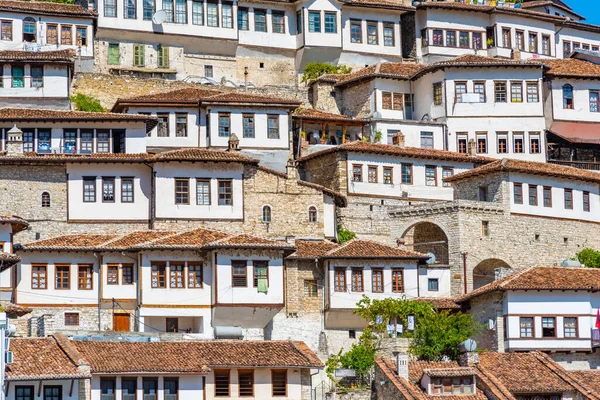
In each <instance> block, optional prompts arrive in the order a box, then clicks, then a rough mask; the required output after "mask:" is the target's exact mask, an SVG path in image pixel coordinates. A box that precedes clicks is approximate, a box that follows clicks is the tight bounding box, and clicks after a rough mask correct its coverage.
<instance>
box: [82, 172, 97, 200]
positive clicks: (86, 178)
mask: <svg viewBox="0 0 600 400" xmlns="http://www.w3.org/2000/svg"><path fill="white" fill-rule="evenodd" d="M86 182H87V183H92V187H93V196H88V197H91V198H92V199H91V200H86V195H85V194H86V189H85V185H86ZM82 184H83V186H82V189H83V190H82V193H81V194H82V200H83V202H84V203H95V202H96V197H97V196H98V193H97V192H98V188H97V185H96V177H95V176H84V177H82Z"/></svg>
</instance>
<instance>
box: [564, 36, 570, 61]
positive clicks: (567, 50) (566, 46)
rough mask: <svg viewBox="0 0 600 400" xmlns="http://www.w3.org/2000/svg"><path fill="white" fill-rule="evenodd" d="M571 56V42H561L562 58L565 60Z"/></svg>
mask: <svg viewBox="0 0 600 400" xmlns="http://www.w3.org/2000/svg"><path fill="white" fill-rule="evenodd" d="M569 54H571V42H567V41H566V40H563V57H564V58H567V57H568V56H569Z"/></svg>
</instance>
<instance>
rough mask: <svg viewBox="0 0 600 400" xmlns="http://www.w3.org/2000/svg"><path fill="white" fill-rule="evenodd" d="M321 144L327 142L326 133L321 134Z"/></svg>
mask: <svg viewBox="0 0 600 400" xmlns="http://www.w3.org/2000/svg"><path fill="white" fill-rule="evenodd" d="M321 144H327V134H326V133H322V134H321Z"/></svg>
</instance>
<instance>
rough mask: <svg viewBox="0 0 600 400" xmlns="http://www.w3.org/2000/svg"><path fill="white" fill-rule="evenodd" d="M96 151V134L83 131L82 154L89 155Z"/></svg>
mask: <svg viewBox="0 0 600 400" xmlns="http://www.w3.org/2000/svg"><path fill="white" fill-rule="evenodd" d="M93 151H94V132H93V131H86V130H83V129H82V130H81V152H82V153H84V154H89V153H92V152H93Z"/></svg>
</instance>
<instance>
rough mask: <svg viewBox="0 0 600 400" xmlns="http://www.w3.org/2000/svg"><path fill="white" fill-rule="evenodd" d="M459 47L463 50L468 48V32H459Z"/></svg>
mask: <svg viewBox="0 0 600 400" xmlns="http://www.w3.org/2000/svg"><path fill="white" fill-rule="evenodd" d="M458 40H459V42H458V43H459V45H460V47H461V48H463V49H468V48H469V32H459V34H458Z"/></svg>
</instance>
